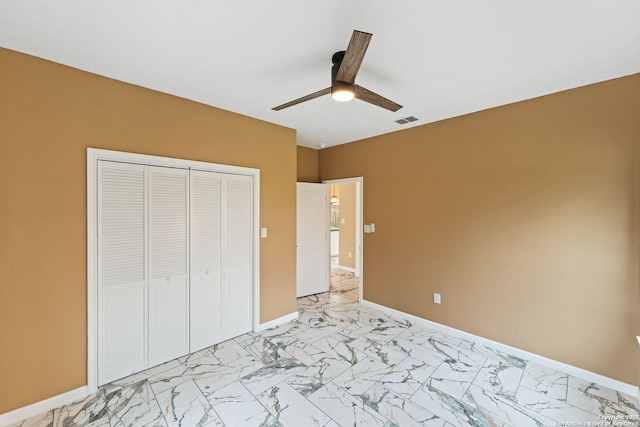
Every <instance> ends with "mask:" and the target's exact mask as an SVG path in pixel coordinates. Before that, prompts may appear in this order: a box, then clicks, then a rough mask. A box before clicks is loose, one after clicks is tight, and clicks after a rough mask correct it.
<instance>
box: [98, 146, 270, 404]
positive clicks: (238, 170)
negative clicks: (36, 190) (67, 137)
mask: <svg viewBox="0 0 640 427" xmlns="http://www.w3.org/2000/svg"><path fill="white" fill-rule="evenodd" d="M101 160H103V161H113V162H122V163H134V164H141V165H147V166H160V167H171V168H180V169H189V170H201V171H207V172H217V173H224V174H235V175H247V176H251V177H252V187H253V188H252V194H253V218H252V232H251V234H252V241H253V245H252V252H253V253H252V261H253V268H252V270H253V271H252V282H253V290H252V317H253V319H252V327H253V331H258V330H259V329H260V169H255V168H248V167H241V166H231V165H224V164H217V163H208V162H201V161H197V160H186V159H176V158H171V157H160V156H153V155H147V154H137V153H128V152H124V151H113V150H104V149H99V148H87V388H88V392H89V394H90V393H95V392H96V391H97V390H98V276H97V275H98V272H97V270H98V269H97V263H98V161H101Z"/></svg>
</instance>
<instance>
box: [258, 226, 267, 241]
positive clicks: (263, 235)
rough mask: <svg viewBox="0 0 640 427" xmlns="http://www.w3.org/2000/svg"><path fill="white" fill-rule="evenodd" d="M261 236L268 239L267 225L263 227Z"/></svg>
mask: <svg viewBox="0 0 640 427" xmlns="http://www.w3.org/2000/svg"><path fill="white" fill-rule="evenodd" d="M260 237H262V238H263V239H266V237H267V227H262V228H261V229H260Z"/></svg>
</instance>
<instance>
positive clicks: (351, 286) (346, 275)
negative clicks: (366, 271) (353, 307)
mask: <svg viewBox="0 0 640 427" xmlns="http://www.w3.org/2000/svg"><path fill="white" fill-rule="evenodd" d="M358 286H360V283H359V279H358V278H357V277H356V276H355V274H354V273H351V272H349V271H345V270H341V269H339V268H335V267H334V266H333V265H332V266H331V285H330V287H329V291H330V292H332V293H334V294H340V295H342V296H343V297H345V298H347V299H348V300H349V301H353V302H358V301H359V300H360V295H359V294H360V290H359V289H358Z"/></svg>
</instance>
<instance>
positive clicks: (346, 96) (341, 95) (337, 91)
mask: <svg viewBox="0 0 640 427" xmlns="http://www.w3.org/2000/svg"><path fill="white" fill-rule="evenodd" d="M355 92H356V91H355V87H354V86H353V85H350V84H349V83H345V82H334V83H333V85H331V98H333V100H334V101H339V102H347V101H351V100H352V99H353V98H355V96H356V93H355Z"/></svg>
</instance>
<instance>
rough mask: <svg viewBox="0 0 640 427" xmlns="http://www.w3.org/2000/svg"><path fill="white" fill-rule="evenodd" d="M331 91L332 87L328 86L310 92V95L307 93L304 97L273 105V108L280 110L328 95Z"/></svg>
mask: <svg viewBox="0 0 640 427" xmlns="http://www.w3.org/2000/svg"><path fill="white" fill-rule="evenodd" d="M330 93H331V88H330V87H328V88H326V89H322V90H319V91H317V92H313V93H310V94H309V95H305V96H303V97H302V98H298V99H294V100H293V101H290V102H287V103H286V104H282V105H278V106H277V107H273V108H272V110H275V111H280V110H282V109H284V108H288V107H291V106H293V105H296V104H300V103H302V102H305V101H310V100H312V99H314V98H318V97H321V96H322V95H328V94H330Z"/></svg>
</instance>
